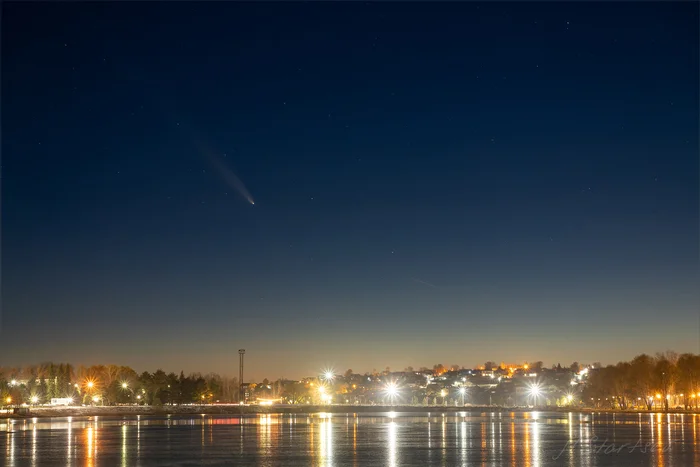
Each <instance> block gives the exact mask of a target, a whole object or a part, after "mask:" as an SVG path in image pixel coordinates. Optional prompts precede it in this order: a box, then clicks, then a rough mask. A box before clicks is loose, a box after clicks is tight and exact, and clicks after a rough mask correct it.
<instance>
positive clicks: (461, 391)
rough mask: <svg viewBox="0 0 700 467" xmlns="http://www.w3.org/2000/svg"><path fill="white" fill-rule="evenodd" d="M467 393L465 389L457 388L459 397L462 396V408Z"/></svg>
mask: <svg viewBox="0 0 700 467" xmlns="http://www.w3.org/2000/svg"><path fill="white" fill-rule="evenodd" d="M466 393H467V388H465V387H461V388H459V395H460V396H462V407H464V395H465V394H466Z"/></svg>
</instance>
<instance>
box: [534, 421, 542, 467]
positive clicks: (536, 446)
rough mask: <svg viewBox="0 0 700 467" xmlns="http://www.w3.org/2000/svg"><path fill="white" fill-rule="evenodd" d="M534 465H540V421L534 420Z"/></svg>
mask: <svg viewBox="0 0 700 467" xmlns="http://www.w3.org/2000/svg"><path fill="white" fill-rule="evenodd" d="M532 465H533V466H534V467H540V421H539V419H535V420H533V422H532Z"/></svg>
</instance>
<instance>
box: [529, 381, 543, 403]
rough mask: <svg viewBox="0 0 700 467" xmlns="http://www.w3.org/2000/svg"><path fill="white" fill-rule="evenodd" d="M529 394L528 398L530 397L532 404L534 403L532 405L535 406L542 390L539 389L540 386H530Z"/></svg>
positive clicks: (534, 384) (535, 384)
mask: <svg viewBox="0 0 700 467" xmlns="http://www.w3.org/2000/svg"><path fill="white" fill-rule="evenodd" d="M529 392H530V397H532V398H533V400H534V402H535V404H534V405H537V398H538V397H539V396H540V394H542V389H541V388H540V385H539V384H537V383H533V384H531V385H530V388H529Z"/></svg>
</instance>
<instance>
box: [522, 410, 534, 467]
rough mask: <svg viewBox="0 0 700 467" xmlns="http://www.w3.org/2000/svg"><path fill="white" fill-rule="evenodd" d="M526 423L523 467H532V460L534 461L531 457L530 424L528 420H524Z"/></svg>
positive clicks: (524, 425) (524, 424)
mask: <svg viewBox="0 0 700 467" xmlns="http://www.w3.org/2000/svg"><path fill="white" fill-rule="evenodd" d="M525 415H527V414H525ZM524 422H525V423H523V427H524V430H525V431H523V437H524V438H525V443H524V444H525V451H524V452H523V465H525V466H526V467H530V460H531V459H532V458H531V457H530V456H531V455H532V453H531V452H530V423H529V422H528V421H527V420H524Z"/></svg>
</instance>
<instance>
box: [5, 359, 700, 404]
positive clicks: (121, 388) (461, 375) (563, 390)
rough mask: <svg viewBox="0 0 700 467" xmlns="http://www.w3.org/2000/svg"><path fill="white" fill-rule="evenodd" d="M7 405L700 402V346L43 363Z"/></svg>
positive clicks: (8, 383) (19, 372) (23, 374)
mask: <svg viewBox="0 0 700 467" xmlns="http://www.w3.org/2000/svg"><path fill="white" fill-rule="evenodd" d="M0 398H1V399H0V408H1V409H2V410H3V411H4V412H5V413H7V412H8V411H12V410H15V411H16V410H18V409H21V408H26V409H31V408H32V407H46V406H53V407H59V406H71V407H76V406H77V407H84V406H88V407H91V406H115V407H116V406H154V407H155V406H175V405H200V406H201V405H231V404H236V405H246V406H251V405H257V406H303V405H309V406H323V405H334V406H338V405H341V406H342V405H346V406H373V405H380V406H424V407H440V406H443V407H446V406H449V407H470V406H498V407H526V408H540V407H541V408H546V407H552V408H553V407H570V408H595V409H608V410H696V409H697V408H698V400H700V356H698V355H695V354H680V355H679V354H677V353H675V352H665V353H659V354H656V355H654V356H651V355H646V354H642V355H639V356H637V357H635V358H634V359H633V360H631V361H626V362H620V363H617V364H616V365H607V366H601V365H600V364H598V363H593V364H580V363H578V362H573V363H571V364H568V365H562V364H554V365H550V366H545V365H544V364H543V363H542V362H539V361H538V362H529V363H525V362H523V363H518V364H512V363H505V362H501V363H496V362H485V363H484V364H483V365H479V366H477V367H476V368H465V367H461V366H458V365H452V366H445V365H442V364H436V365H434V366H433V367H432V368H426V367H422V368H417V369H416V368H412V367H408V368H404V369H403V370H401V371H392V370H391V369H390V368H388V367H387V368H385V369H384V370H383V371H377V370H373V371H371V372H365V373H357V372H355V371H353V370H352V369H347V370H344V371H337V370H336V369H332V368H325V369H319V372H318V374H316V375H311V376H308V377H306V378H302V379H300V380H288V379H278V380H276V381H270V380H268V379H263V380H262V381H255V382H253V381H245V380H243V383H242V384H239V379H238V378H229V377H222V376H219V375H217V374H207V375H202V374H197V373H194V374H189V375H185V374H184V373H182V372H181V373H179V374H176V373H165V372H164V371H162V370H157V371H155V372H153V373H149V372H143V373H141V374H138V373H136V372H135V371H134V370H133V369H131V368H130V367H126V366H117V365H104V366H103V365H96V366H91V367H84V366H78V367H74V366H73V365H71V364H67V363H45V364H41V365H35V366H30V367H26V368H2V369H0Z"/></svg>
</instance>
